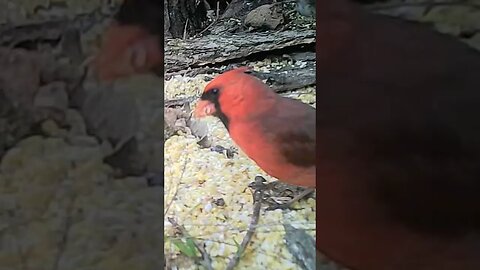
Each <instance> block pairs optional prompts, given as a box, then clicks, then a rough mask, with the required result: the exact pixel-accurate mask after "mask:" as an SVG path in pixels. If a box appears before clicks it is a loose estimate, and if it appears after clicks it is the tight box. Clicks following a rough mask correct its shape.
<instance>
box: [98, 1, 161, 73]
mask: <svg viewBox="0 0 480 270" xmlns="http://www.w3.org/2000/svg"><path fill="white" fill-rule="evenodd" d="M162 25H163V8H162V4H161V2H160V1H157V0H125V1H124V2H123V3H122V5H121V6H120V9H119V11H118V13H117V14H116V15H115V18H114V21H113V22H112V23H111V25H110V26H109V27H108V28H107V30H106V32H105V33H104V35H103V38H102V45H101V48H100V51H99V52H98V54H97V55H96V56H95V60H94V67H95V69H96V74H97V75H98V77H99V79H100V80H103V81H111V80H115V79H118V78H122V77H128V76H131V75H134V74H142V73H147V72H150V71H152V70H157V71H158V72H159V73H163V33H162V32H161V31H162V29H163V28H162Z"/></svg>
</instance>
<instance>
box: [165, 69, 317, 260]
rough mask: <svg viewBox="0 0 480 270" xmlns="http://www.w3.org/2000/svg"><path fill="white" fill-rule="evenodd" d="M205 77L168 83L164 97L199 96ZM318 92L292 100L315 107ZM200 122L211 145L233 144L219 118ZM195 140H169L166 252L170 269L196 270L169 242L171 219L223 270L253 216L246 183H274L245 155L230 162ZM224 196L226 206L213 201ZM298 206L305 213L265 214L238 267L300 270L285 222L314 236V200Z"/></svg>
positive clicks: (180, 137)
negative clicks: (201, 244)
mask: <svg viewBox="0 0 480 270" xmlns="http://www.w3.org/2000/svg"><path fill="white" fill-rule="evenodd" d="M204 78H205V77H204V76H201V75H199V76H197V77H196V78H185V77H178V78H173V79H171V80H170V81H167V82H165V85H166V91H165V96H166V99H173V98H179V97H185V96H192V95H195V96H198V95H199V94H200V93H201V91H203V88H204V86H205V84H206V83H207V82H206V81H205V80H204ZM314 91H315V89H314V88H313V87H312V88H308V89H304V90H301V91H297V92H293V93H289V96H296V97H297V98H299V99H301V100H302V101H304V102H306V103H310V104H312V103H314V101H315V94H314V93H315V92H314ZM313 105H314V104H313ZM202 121H205V122H206V123H207V124H208V129H209V132H208V134H209V135H208V136H209V137H210V139H211V140H212V143H213V145H216V144H219V145H222V146H224V147H226V148H228V147H230V146H235V145H234V143H233V142H232V140H231V139H230V137H229V136H228V133H227V131H226V129H225V128H224V126H223V125H222V123H221V122H220V121H219V120H217V119H215V118H207V119H205V120H202ZM196 142H197V140H196V139H195V138H194V137H193V136H186V135H178V136H172V137H170V138H169V139H168V140H167V141H166V142H165V198H164V200H165V209H166V211H167V213H166V215H165V224H164V226H165V235H166V242H165V253H166V256H167V261H168V262H169V264H170V266H171V267H172V269H198V267H197V266H196V265H195V264H194V262H193V261H191V260H190V259H188V258H186V257H185V256H183V255H181V253H180V251H179V250H178V249H177V248H176V247H175V246H174V245H173V244H172V243H171V241H170V240H169V239H171V238H174V237H175V228H173V227H172V225H171V224H170V223H169V222H168V220H167V218H169V217H173V218H174V219H175V220H176V221H177V222H178V223H179V224H180V225H183V226H184V227H185V229H186V230H187V231H188V233H189V234H190V236H192V237H194V238H196V239H198V241H201V242H204V243H205V245H206V251H207V252H208V253H209V254H210V256H211V257H212V261H213V262H212V264H213V268H214V269H225V267H226V265H227V263H228V261H229V259H230V257H231V256H232V255H233V254H235V253H236V252H237V246H236V245H237V244H236V243H241V242H242V239H243V237H244V235H245V233H246V230H247V228H248V225H249V223H250V220H251V217H252V212H253V198H252V194H251V192H250V190H249V189H248V187H247V186H248V184H249V183H250V182H252V181H253V180H254V177H255V176H256V175H262V176H264V177H265V178H266V179H267V181H273V180H275V179H273V178H271V177H269V176H268V175H266V174H265V173H264V172H263V171H262V170H261V169H260V168H259V167H258V166H257V165H256V164H255V163H254V162H253V161H251V160H250V159H249V158H248V157H247V156H245V154H244V153H242V152H241V151H239V154H238V155H235V157H234V158H233V159H228V158H227V157H226V156H225V155H222V154H219V153H217V152H213V151H210V149H201V148H200V147H199V146H198V145H197V143H196ZM220 198H221V199H223V200H224V202H225V204H224V205H223V206H218V205H216V204H215V203H214V202H215V201H216V200H218V199H220ZM169 206H170V207H169ZM298 206H300V207H302V208H303V209H302V210H299V211H289V210H287V211H282V210H275V211H271V212H266V211H264V210H262V211H261V214H260V220H259V227H258V228H257V229H256V232H255V234H254V237H253V238H252V242H251V243H250V245H249V247H248V248H247V250H246V251H245V254H244V256H243V257H242V258H241V259H240V262H239V264H238V266H237V267H238V268H237V269H300V267H299V266H298V265H297V264H295V263H294V258H293V257H292V255H291V254H290V253H289V251H288V250H287V247H286V245H285V240H284V238H283V237H284V234H285V232H284V227H283V225H282V223H284V222H288V223H290V224H291V225H292V226H294V227H296V228H303V229H305V230H306V231H307V233H309V234H310V235H312V236H313V237H315V235H316V233H315V200H314V199H308V201H302V202H300V203H299V204H298ZM168 207H169V208H168ZM167 208H168V209H167Z"/></svg>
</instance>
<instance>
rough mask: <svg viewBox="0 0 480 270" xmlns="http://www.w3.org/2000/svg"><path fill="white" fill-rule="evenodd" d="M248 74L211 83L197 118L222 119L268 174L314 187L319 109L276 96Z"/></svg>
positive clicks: (242, 71) (240, 70)
mask: <svg viewBox="0 0 480 270" xmlns="http://www.w3.org/2000/svg"><path fill="white" fill-rule="evenodd" d="M247 70H248V68H245V67H243V68H238V69H234V70H230V71H227V72H225V73H223V74H221V75H219V76H218V77H216V78H215V79H214V80H213V81H211V82H210V83H209V84H208V85H207V86H206V87H205V91H204V92H203V94H202V96H201V98H200V101H199V102H198V104H197V107H196V109H195V117H197V118H201V117H204V116H207V115H213V116H217V117H218V118H220V120H221V121H222V122H223V124H224V125H225V127H226V128H227V129H228V132H229V134H230V136H231V138H232V139H233V141H234V142H235V143H236V144H237V145H238V146H239V147H240V148H241V149H242V151H243V152H245V154H246V155H247V156H248V157H250V158H251V159H253V160H254V161H255V162H256V163H257V164H258V166H259V167H260V168H262V169H263V170H264V171H265V172H267V173H268V174H269V175H271V176H273V177H276V178H278V179H279V180H281V181H284V182H287V183H289V184H292V185H298V186H304V187H315V185H316V181H315V108H313V107H311V106H309V105H307V104H304V103H302V102H300V101H297V100H294V99H290V98H286V97H282V96H280V95H278V94H276V93H275V92H274V91H273V90H272V89H270V88H269V87H268V86H267V85H266V84H264V83H263V82H262V81H260V80H259V79H257V78H255V77H254V76H252V75H249V74H246V73H245V72H246V71H247ZM297 199H299V198H297Z"/></svg>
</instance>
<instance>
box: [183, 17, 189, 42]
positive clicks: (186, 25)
mask: <svg viewBox="0 0 480 270" xmlns="http://www.w3.org/2000/svg"><path fill="white" fill-rule="evenodd" d="M187 29H188V18H187V20H186V21H185V28H183V40H186V39H187Z"/></svg>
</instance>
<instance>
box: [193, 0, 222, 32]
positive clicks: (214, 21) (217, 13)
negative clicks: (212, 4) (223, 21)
mask: <svg viewBox="0 0 480 270" xmlns="http://www.w3.org/2000/svg"><path fill="white" fill-rule="evenodd" d="M219 16H220V2H218V1H217V11H216V15H215V20H213V22H212V23H211V24H209V25H208V26H207V27H205V29H203V30H202V31H200V33H198V35H197V36H200V35H202V34H203V33H205V31H207V30H208V29H209V28H210V27H212V26H213V25H214V24H216V23H217V22H218V17H219Z"/></svg>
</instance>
